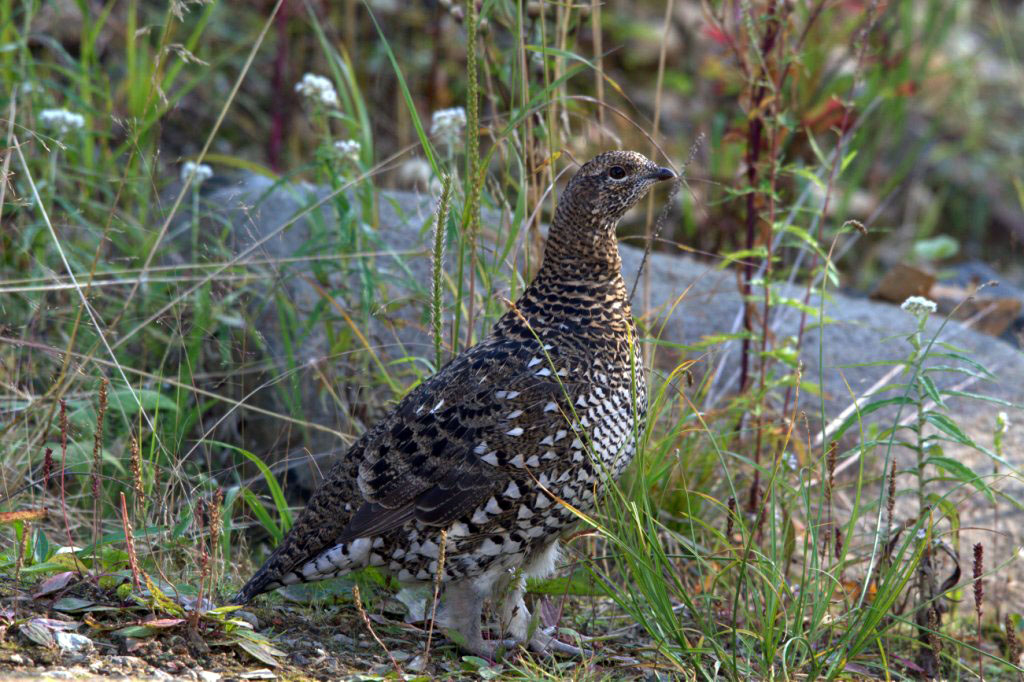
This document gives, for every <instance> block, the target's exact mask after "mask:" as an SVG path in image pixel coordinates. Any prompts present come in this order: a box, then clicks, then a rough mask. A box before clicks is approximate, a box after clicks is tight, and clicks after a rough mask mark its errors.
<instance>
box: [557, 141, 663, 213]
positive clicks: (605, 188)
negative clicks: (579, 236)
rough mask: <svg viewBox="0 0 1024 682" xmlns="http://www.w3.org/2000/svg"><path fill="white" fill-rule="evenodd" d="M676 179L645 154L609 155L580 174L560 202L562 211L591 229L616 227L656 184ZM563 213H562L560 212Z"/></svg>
mask: <svg viewBox="0 0 1024 682" xmlns="http://www.w3.org/2000/svg"><path fill="white" fill-rule="evenodd" d="M675 177H676V174H675V173H673V172H672V171H671V170H670V169H668V168H662V167H661V166H658V165H657V164H656V163H654V162H653V161H651V160H650V159H648V158H647V157H646V156H644V155H643V154H638V153H637V152H628V151H613V152H605V153H603V154H599V155H598V156H595V157H594V158H593V159H591V160H590V161H588V162H587V163H585V164H583V166H582V167H581V168H580V169H579V170H578V171H576V175H574V176H573V178H572V180H570V181H569V185H568V186H567V187H566V188H565V192H564V193H563V194H562V197H561V199H560V201H559V209H561V208H562V207H563V205H564V206H565V207H566V208H571V209H572V210H571V215H574V216H577V217H578V219H582V220H585V221H586V222H587V223H588V224H590V225H592V226H593V225H597V224H600V225H614V224H615V223H617V222H618V220H619V218H621V217H622V216H623V215H624V214H625V213H626V211H628V210H629V209H630V208H632V207H633V206H634V205H635V204H636V203H637V202H638V201H640V200H641V199H642V198H643V197H644V195H646V194H647V190H649V189H650V188H651V186H652V185H653V184H654V183H656V182H661V181H662V180H672V179H674V178H675ZM559 212H561V211H559Z"/></svg>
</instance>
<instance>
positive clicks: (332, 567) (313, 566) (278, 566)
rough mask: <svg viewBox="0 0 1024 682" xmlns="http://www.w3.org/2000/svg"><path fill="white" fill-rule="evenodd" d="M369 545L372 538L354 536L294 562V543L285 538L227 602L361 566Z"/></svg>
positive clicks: (244, 600)
mask: <svg viewBox="0 0 1024 682" xmlns="http://www.w3.org/2000/svg"><path fill="white" fill-rule="evenodd" d="M377 542H378V543H379V542H380V541H379V540H377ZM373 544H374V539H371V538H358V539H356V540H353V541H352V542H342V543H339V544H337V545H334V546H333V547H329V548H327V549H325V550H323V551H321V552H320V553H319V554H315V555H313V556H312V557H309V555H306V556H302V558H301V559H299V560H298V561H296V560H295V558H296V557H295V554H296V552H295V549H296V548H295V546H294V543H292V542H289V538H286V539H285V541H284V542H283V543H282V544H281V545H280V546H279V547H278V548H277V549H276V550H274V553H273V554H271V555H270V557H269V558H268V559H267V561H266V563H264V564H263V566H262V567H260V570H258V571H256V573H255V574H254V575H253V576H252V577H251V578H249V582H247V583H246V584H245V585H243V586H242V589H240V590H239V591H238V594H236V595H235V597H234V599H232V600H231V603H233V604H247V603H249V602H250V601H252V599H253V598H254V597H257V596H259V595H261V594H263V593H264V592H270V591H271V590H276V589H277V588H279V587H284V586H285V585H294V584H295V583H305V582H311V581H314V580H325V579H327V578H333V577H335V576H339V575H344V574H346V573H349V572H351V571H354V570H356V569H360V568H364V567H365V566H366V565H367V562H368V560H369V558H370V550H371V548H372V547H373Z"/></svg>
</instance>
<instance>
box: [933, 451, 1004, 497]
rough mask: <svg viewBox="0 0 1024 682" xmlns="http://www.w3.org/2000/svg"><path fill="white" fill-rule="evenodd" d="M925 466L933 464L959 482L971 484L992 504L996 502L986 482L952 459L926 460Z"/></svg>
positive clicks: (934, 458) (937, 458)
mask: <svg viewBox="0 0 1024 682" xmlns="http://www.w3.org/2000/svg"><path fill="white" fill-rule="evenodd" d="M925 464H931V465H932V466H935V467H938V468H940V469H942V470H943V471H945V472H946V473H948V474H950V475H951V476H953V478H955V479H956V480H958V481H962V482H963V483H969V484H971V485H972V486H974V487H975V488H977V489H978V491H980V492H982V493H984V494H985V497H987V498H988V499H989V501H990V502H995V495H994V494H993V493H992V489H991V488H989V487H988V485H987V484H986V483H985V481H984V480H982V478H981V477H980V476H978V474H976V473H974V471H972V470H971V469H970V468H969V467H967V466H966V465H964V464H963V463H961V462H958V461H957V460H955V459H953V458H951V457H929V458H928V459H926V460H925Z"/></svg>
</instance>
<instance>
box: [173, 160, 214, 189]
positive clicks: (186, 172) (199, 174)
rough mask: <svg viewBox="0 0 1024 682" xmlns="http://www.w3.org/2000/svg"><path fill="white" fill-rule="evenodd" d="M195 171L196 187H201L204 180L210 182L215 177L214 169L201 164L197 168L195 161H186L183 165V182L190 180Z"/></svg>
mask: <svg viewBox="0 0 1024 682" xmlns="http://www.w3.org/2000/svg"><path fill="white" fill-rule="evenodd" d="M193 171H195V174H196V179H195V180H194V181H193V182H195V183H196V185H201V184H203V181H204V180H209V179H210V178H212V177H213V169H212V168H210V167H209V166H207V165H206V164H205V163H201V164H199V165H198V166H197V165H196V162H195V161H186V162H185V163H183V164H181V181H182V182H185V181H186V180H188V178H189V176H190V175H192V172H193Z"/></svg>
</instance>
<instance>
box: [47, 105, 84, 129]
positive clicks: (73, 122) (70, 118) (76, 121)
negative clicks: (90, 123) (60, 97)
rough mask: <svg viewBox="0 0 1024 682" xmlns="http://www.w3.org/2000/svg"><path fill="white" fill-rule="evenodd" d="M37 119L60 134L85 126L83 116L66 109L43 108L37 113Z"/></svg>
mask: <svg viewBox="0 0 1024 682" xmlns="http://www.w3.org/2000/svg"><path fill="white" fill-rule="evenodd" d="M39 121H40V122H41V123H42V124H43V125H44V126H46V127H47V128H50V129H53V130H56V131H57V132H59V133H60V134H62V135H63V134H64V133H66V132H68V131H69V130H79V129H81V128H84V127H85V117H84V116H82V115H81V114H76V113H75V112H73V111H68V110H67V109H43V110H42V111H41V112H40V113H39Z"/></svg>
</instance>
